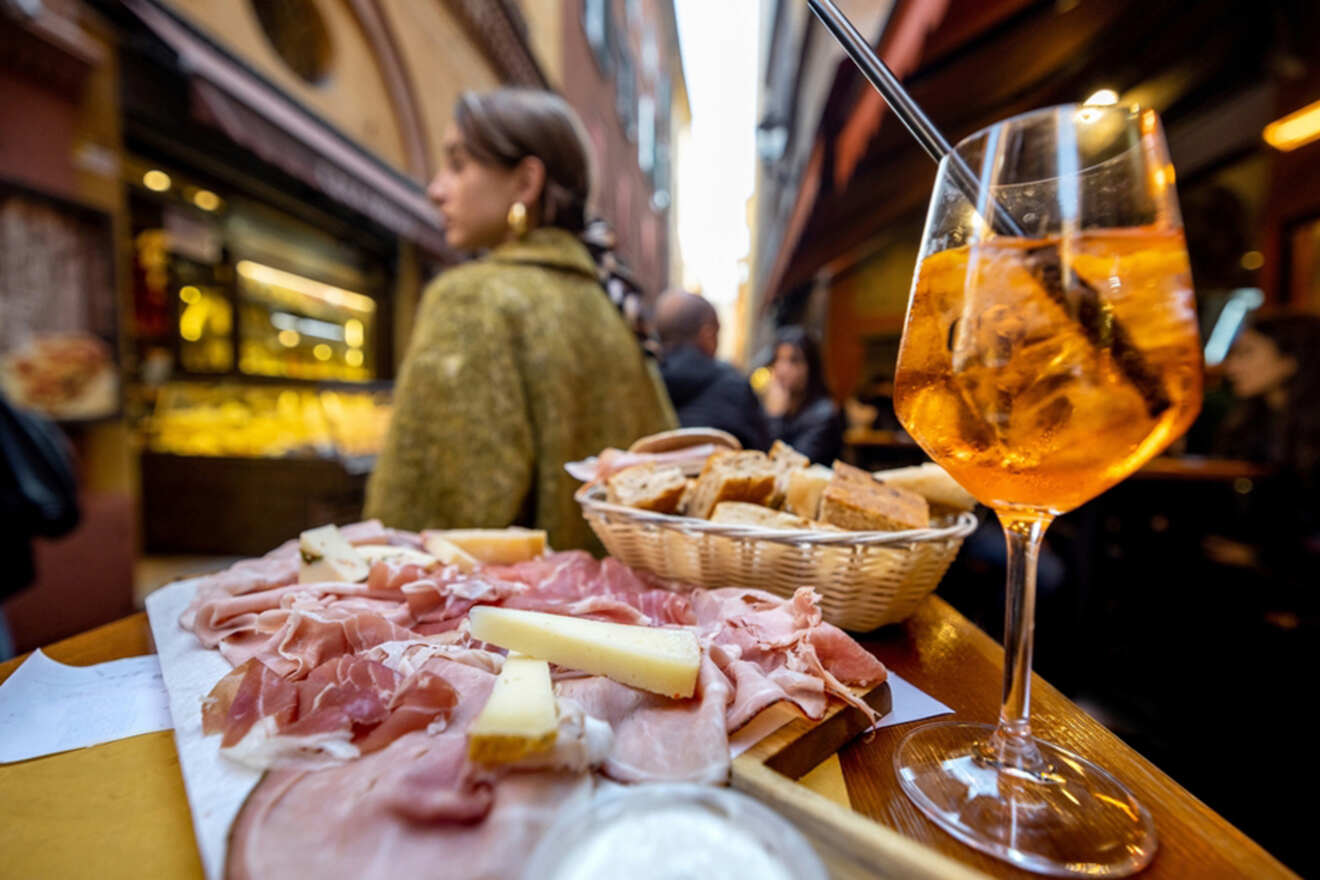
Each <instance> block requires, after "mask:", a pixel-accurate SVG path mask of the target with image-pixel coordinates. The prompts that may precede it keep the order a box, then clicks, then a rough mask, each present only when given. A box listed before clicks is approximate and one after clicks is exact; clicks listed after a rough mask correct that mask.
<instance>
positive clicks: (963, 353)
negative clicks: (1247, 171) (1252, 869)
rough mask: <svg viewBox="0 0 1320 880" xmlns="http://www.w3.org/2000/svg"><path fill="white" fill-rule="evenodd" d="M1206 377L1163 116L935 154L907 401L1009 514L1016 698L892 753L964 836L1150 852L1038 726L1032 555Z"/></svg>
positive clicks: (1020, 133)
mask: <svg viewBox="0 0 1320 880" xmlns="http://www.w3.org/2000/svg"><path fill="white" fill-rule="evenodd" d="M1201 380H1202V362H1201V352H1200V344H1199V340H1198V336H1197V325H1196V313H1195V305H1194V299H1193V292H1192V282H1191V273H1190V270H1189V268H1188V264H1187V252H1186V247H1185V245H1184V242H1183V232H1182V221H1181V218H1180V215H1179V212H1178V203H1177V196H1176V193H1175V192H1174V186H1173V166H1172V165H1171V164H1170V163H1169V159H1168V151H1167V148H1166V146H1165V143H1164V137H1163V133H1162V130H1161V126H1160V122H1159V119H1158V117H1157V116H1156V114H1155V113H1154V112H1153V111H1151V110H1140V109H1137V108H1118V107H1079V106H1072V105H1070V106H1062V107H1052V108H1048V109H1045V110H1039V111H1036V112H1032V113H1027V114H1024V115H1021V116H1016V117H1013V118H1011V119H1008V120H1005V121H1003V122H999V123H996V124H995V125H992V126H990V127H989V128H986V129H984V130H982V131H980V132H978V133H976V134H974V135H972V136H970V137H968V138H967V139H966V140H964V141H962V142H961V143H960V144H958V146H957V147H956V148H955V149H954V150H953V152H951V153H950V154H949V155H947V156H946V157H945V158H944V159H943V160H942V161H941V162H940V170H939V175H938V177H937V179H936V183H935V190H934V193H933V195H932V196H931V203H930V211H929V213H928V215H927V218H926V228H925V232H924V235H923V239H922V249H921V259H920V262H919V264H918V267H917V271H916V278H915V280H914V282H913V288H912V298H911V301H910V302H909V304H908V313H907V320H906V323H905V325H904V328H903V341H902V345H901V347H900V349H899V356H898V371H897V375H896V377H895V390H894V407H895V410H896V411H897V413H898V417H899V420H900V421H901V422H902V423H903V426H904V427H905V428H906V429H907V430H908V432H909V433H910V434H911V435H912V437H913V438H915V439H916V441H917V442H918V443H919V444H920V445H921V447H922V448H923V449H924V450H926V452H927V453H929V454H930V456H931V458H933V459H934V460H935V461H936V462H938V463H939V464H941V465H942V466H943V467H944V468H945V469H946V470H947V471H948V472H949V473H950V474H952V475H953V477H954V478H955V479H956V480H957V481H958V482H959V483H961V484H962V485H963V486H964V487H965V488H966V489H967V490H968V491H970V492H971V493H972V494H973V495H975V496H976V497H977V499H979V500H980V501H981V502H982V503H984V504H986V505H988V506H989V507H991V508H993V509H994V511H995V513H996V514H997V515H998V517H999V520H1000V523H1001V524H1002V526H1003V529H1004V535H1005V537H1006V539H1007V542H1008V586H1007V603H1006V604H1007V608H1006V612H1005V618H1004V619H1005V627H1004V691H1003V702H1002V706H1001V709H1000V714H999V723H998V725H996V726H993V727H992V726H990V725H984V724H966V723H958V722H943V723H938V724H933V725H928V726H925V727H922V728H918V729H917V730H915V731H913V732H912V733H911V734H909V735H908V736H907V737H906V738H905V739H904V740H903V741H902V742H901V743H900V745H899V748H898V750H897V752H896V753H895V755H894V767H895V770H896V771H897V773H898V778H899V780H900V783H901V785H902V787H903V790H904V791H905V792H906V793H907V795H908V796H909V797H910V798H911V799H912V800H913V801H914V802H915V803H916V805H917V806H918V807H919V808H920V809H921V810H922V811H923V812H924V813H925V814H926V815H927V816H928V817H930V818H931V819H932V820H933V821H935V822H936V823H937V824H938V825H940V826H941V827H942V828H944V829H945V830H946V831H948V832H949V833H950V834H952V835H953V836H954V837H956V838H958V839H959V840H961V841H963V842H964V843H967V844H969V845H971V846H973V847H976V848H977V849H980V850H982V851H984V852H987V853H990V854H991V855H994V856H997V857H999V858H1002V859H1005V860H1007V861H1009V862H1012V863H1014V864H1016V865H1018V866H1019V867H1022V868H1025V869H1028V870H1032V871H1036V872H1040V873H1046V874H1054V875H1058V876H1069V875H1073V874H1085V875H1089V876H1094V877H1117V876H1125V875H1127V874H1131V873H1134V872H1136V871H1139V870H1141V869H1142V868H1143V867H1145V866H1146V864H1148V863H1149V861H1150V859H1151V857H1152V856H1153V855H1154V852H1155V847H1156V838H1155V829H1154V825H1153V824H1152V822H1151V819H1150V814H1149V813H1148V812H1147V811H1146V809H1145V808H1144V807H1143V806H1142V805H1141V804H1140V803H1138V802H1137V800H1136V799H1135V798H1134V797H1133V796H1132V794H1131V793H1130V792H1129V791H1128V790H1127V789H1126V788H1125V787H1124V786H1123V785H1122V784H1121V783H1120V782H1119V781H1118V780H1117V779H1115V778H1114V777H1113V776H1112V775H1110V774H1109V773H1108V772H1106V771H1105V770H1103V769H1101V768H1099V767H1097V766H1096V765H1094V764H1091V763H1090V762H1088V761H1086V760H1085V759H1083V758H1081V757H1079V756H1078V755H1075V754H1073V753H1072V752H1069V751H1067V750H1065V749H1062V748H1060V747H1058V746H1055V745H1051V744H1049V743H1046V742H1042V741H1040V740H1037V739H1034V738H1033V737H1032V735H1031V724H1030V688H1031V651H1032V633H1033V628H1034V625H1035V624H1034V616H1035V600H1036V596H1035V589H1036V559H1037V553H1038V552H1039V549H1040V542H1041V538H1042V536H1043V535H1044V532H1045V529H1046V527H1048V526H1049V524H1050V522H1051V520H1053V518H1054V517H1055V516H1057V515H1059V514H1061V513H1064V512H1065V511H1068V510H1071V509H1073V508H1074V507H1077V506H1078V505H1079V504H1082V503H1083V502H1085V501H1088V500H1090V499H1091V498H1094V497H1095V496H1096V495H1099V494H1100V493H1101V492H1103V491H1104V490H1105V489H1108V488H1109V487H1110V486H1112V485H1114V484H1115V483H1117V482H1119V481H1120V480H1122V479H1123V478H1124V477H1126V476H1127V475H1128V474H1130V473H1132V472H1133V471H1135V470H1136V469H1137V468H1139V467H1140V466H1141V465H1142V464H1144V463H1145V462H1146V461H1148V460H1149V459H1150V458H1151V457H1153V456H1154V455H1155V454H1156V453H1158V452H1159V451H1160V450H1162V449H1163V448H1164V447H1165V446H1167V445H1168V444H1169V443H1170V442H1171V441H1172V440H1174V439H1175V438H1177V437H1178V436H1179V435H1180V434H1182V433H1183V432H1184V431H1185V430H1186V429H1187V427H1188V425H1189V424H1191V422H1192V420H1193V418H1194V417H1195V416H1196V413H1197V411H1198V409H1199V408H1200V403H1201Z"/></svg>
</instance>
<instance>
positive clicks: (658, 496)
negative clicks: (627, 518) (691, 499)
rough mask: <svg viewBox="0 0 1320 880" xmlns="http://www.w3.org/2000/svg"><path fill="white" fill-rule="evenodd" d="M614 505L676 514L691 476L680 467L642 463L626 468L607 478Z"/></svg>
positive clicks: (607, 491) (608, 493)
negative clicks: (686, 474) (687, 476)
mask: <svg viewBox="0 0 1320 880" xmlns="http://www.w3.org/2000/svg"><path fill="white" fill-rule="evenodd" d="M605 488H606V497H607V498H608V499H609V502H610V503H611V504H622V505H625V506H627V507H637V508H640V509H641V510H653V511H656V512H657V513H674V512H675V511H677V510H678V502H679V501H680V500H681V499H682V498H683V491H684V490H685V489H686V488H687V478H686V477H684V476H683V471H682V469H681V468H678V467H676V466H673V465H670V466H657V465H654V464H638V465H633V466H632V467H630V468H625V469H624V470H621V471H619V472H618V473H617V474H614V475H613V476H612V477H610V478H609V479H608V480H606V481H605Z"/></svg>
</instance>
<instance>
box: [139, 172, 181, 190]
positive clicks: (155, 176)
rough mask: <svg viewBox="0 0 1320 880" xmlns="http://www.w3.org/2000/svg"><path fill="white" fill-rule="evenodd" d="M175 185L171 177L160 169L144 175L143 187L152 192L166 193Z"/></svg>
mask: <svg viewBox="0 0 1320 880" xmlns="http://www.w3.org/2000/svg"><path fill="white" fill-rule="evenodd" d="M173 183H174V182H173V181H172V180H170V176H169V175H168V174H166V173H165V172H164V171H161V170H160V169H159V168H152V169H151V170H150V171H148V172H147V173H146V174H143V175H142V185H143V186H145V187H146V188H147V189H149V190H151V191H152V192H165V191H166V190H167V189H169V188H170V186H172V185H173Z"/></svg>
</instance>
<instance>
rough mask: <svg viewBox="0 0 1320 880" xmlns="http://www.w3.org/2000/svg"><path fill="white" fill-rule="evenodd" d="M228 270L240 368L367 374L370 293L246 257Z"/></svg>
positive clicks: (372, 313) (362, 377)
mask: <svg viewBox="0 0 1320 880" xmlns="http://www.w3.org/2000/svg"><path fill="white" fill-rule="evenodd" d="M235 274H236V276H237V280H238V284H237V286H238V302H239V352H238V367H239V370H240V371H241V372H243V373H246V374H248V375H253V376H275V377H280V378H293V379H315V380H327V379H331V380H338V381H344V382H363V381H368V380H370V379H372V378H374V377H375V375H376V370H375V366H376V351H375V346H374V345H372V344H370V341H371V340H372V339H374V338H375V323H376V301H375V300H374V299H372V298H371V297H369V296H366V295H364V294H362V293H358V292H356V291H351V290H345V289H344V288H341V287H335V286H334V285H331V284H325V283H323V282H320V281H315V280H313V279H311V278H307V277H305V276H302V275H298V274H295V273H293V272H287V271H284V270H282V269H277V268H275V267H273V266H267V265H265V264H263V263H258V262H255V261H253V260H240V261H238V264H237V265H236V266H235ZM180 320H181V321H182V319H180ZM180 333H183V327H182V324H180Z"/></svg>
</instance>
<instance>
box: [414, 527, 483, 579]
mask: <svg viewBox="0 0 1320 880" xmlns="http://www.w3.org/2000/svg"><path fill="white" fill-rule="evenodd" d="M422 546H423V547H425V548H426V552H427V553H430V554H431V555H432V556H434V557H435V558H436V559H438V560H439V561H440V564H441V565H457V566H458V570H459V571H461V572H464V573H465V574H466V573H467V572H470V571H472V570H473V569H474V568H476V567H477V566H478V565H480V564H481V561H480V560H478V559H477V558H476V557H475V556H473V555H472V554H471V553H468V552H467V551H466V550H464V549H463V548H462V547H459V546H458V545H457V544H454V543H453V542H452V541H447V540H445V539H444V538H443V537H441V534H440V533H439V532H422Z"/></svg>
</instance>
